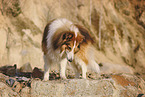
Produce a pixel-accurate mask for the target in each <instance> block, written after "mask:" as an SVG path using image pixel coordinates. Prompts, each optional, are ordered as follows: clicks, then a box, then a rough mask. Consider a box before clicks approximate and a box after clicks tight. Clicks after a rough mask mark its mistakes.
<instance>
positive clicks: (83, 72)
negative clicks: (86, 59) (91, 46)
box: [81, 63, 87, 79]
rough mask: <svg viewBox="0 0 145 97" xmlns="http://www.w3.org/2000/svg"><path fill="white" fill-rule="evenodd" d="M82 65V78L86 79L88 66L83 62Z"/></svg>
mask: <svg viewBox="0 0 145 97" xmlns="http://www.w3.org/2000/svg"><path fill="white" fill-rule="evenodd" d="M81 67H82V78H83V79H86V73H87V66H86V64H85V63H84V64H81Z"/></svg>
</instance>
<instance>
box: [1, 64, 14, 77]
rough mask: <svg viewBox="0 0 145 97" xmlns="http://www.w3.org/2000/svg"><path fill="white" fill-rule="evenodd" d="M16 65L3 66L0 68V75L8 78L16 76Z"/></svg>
mask: <svg viewBox="0 0 145 97" xmlns="http://www.w3.org/2000/svg"><path fill="white" fill-rule="evenodd" d="M16 69H17V65H14V66H3V67H0V73H3V74H5V75H8V76H15V75H16Z"/></svg>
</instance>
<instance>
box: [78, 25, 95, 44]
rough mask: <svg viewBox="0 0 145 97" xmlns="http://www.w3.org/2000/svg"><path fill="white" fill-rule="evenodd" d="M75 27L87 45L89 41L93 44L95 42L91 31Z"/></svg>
mask: <svg viewBox="0 0 145 97" xmlns="http://www.w3.org/2000/svg"><path fill="white" fill-rule="evenodd" d="M75 26H76V27H77V28H78V29H79V31H80V33H81V35H83V41H84V42H86V43H87V41H91V42H92V43H93V42H94V40H93V38H92V36H91V35H90V33H89V31H88V30H87V29H86V28H84V27H82V26H80V25H75Z"/></svg>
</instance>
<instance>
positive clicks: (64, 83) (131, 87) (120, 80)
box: [0, 74, 145, 97]
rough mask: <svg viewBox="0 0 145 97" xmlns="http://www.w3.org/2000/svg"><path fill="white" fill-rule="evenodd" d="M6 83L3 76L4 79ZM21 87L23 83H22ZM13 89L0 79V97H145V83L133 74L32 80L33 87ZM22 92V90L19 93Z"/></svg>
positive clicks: (17, 85) (16, 87)
mask: <svg viewBox="0 0 145 97" xmlns="http://www.w3.org/2000/svg"><path fill="white" fill-rule="evenodd" d="M3 79H5V78H4V76H3ZM19 84H21V83H19ZM19 84H16V86H15V88H14V87H12V88H11V87H10V86H9V84H8V83H5V82H4V80H2V75H1V79H0V96H1V97H13V96H14V97H15V96H17V97H19V96H20V97H30V96H31V97H54V96H55V97H104V96H105V97H144V96H143V95H144V93H145V82H144V80H143V79H142V78H139V77H136V76H134V75H131V74H115V75H107V76H101V77H100V78H98V79H96V80H92V79H87V80H85V79H67V80H51V81H45V82H44V81H41V80H38V79H33V80H32V82H31V86H30V87H19ZM19 89H20V90H19Z"/></svg>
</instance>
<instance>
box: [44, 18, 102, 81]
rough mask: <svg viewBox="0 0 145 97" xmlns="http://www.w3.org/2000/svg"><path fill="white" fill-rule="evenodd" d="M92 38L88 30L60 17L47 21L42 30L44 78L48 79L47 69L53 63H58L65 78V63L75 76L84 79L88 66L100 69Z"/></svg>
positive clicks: (97, 71) (96, 69)
mask: <svg viewBox="0 0 145 97" xmlns="http://www.w3.org/2000/svg"><path fill="white" fill-rule="evenodd" d="M93 42H94V41H93V39H92V37H91V35H90V34H89V32H88V30H87V29H85V28H84V27H82V26H80V25H77V24H74V23H72V22H71V21H69V20H67V19H65V18H61V19H55V20H52V21H51V22H49V23H48V24H47V25H46V27H45V30H44V34H43V39H42V51H43V53H44V63H45V64H44V79H43V80H45V81H46V80H49V70H50V67H51V66H53V65H54V64H59V65H60V76H61V78H62V79H66V75H65V71H66V65H67V63H70V64H71V65H72V66H73V68H74V71H75V74H76V75H75V77H77V78H79V77H80V73H81V72H82V78H83V79H86V72H87V68H88V66H91V68H92V69H93V70H94V71H95V72H96V73H99V72H100V69H99V66H98V64H97V63H96V61H95V57H94V52H95V48H94V47H93V45H92V44H93Z"/></svg>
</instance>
